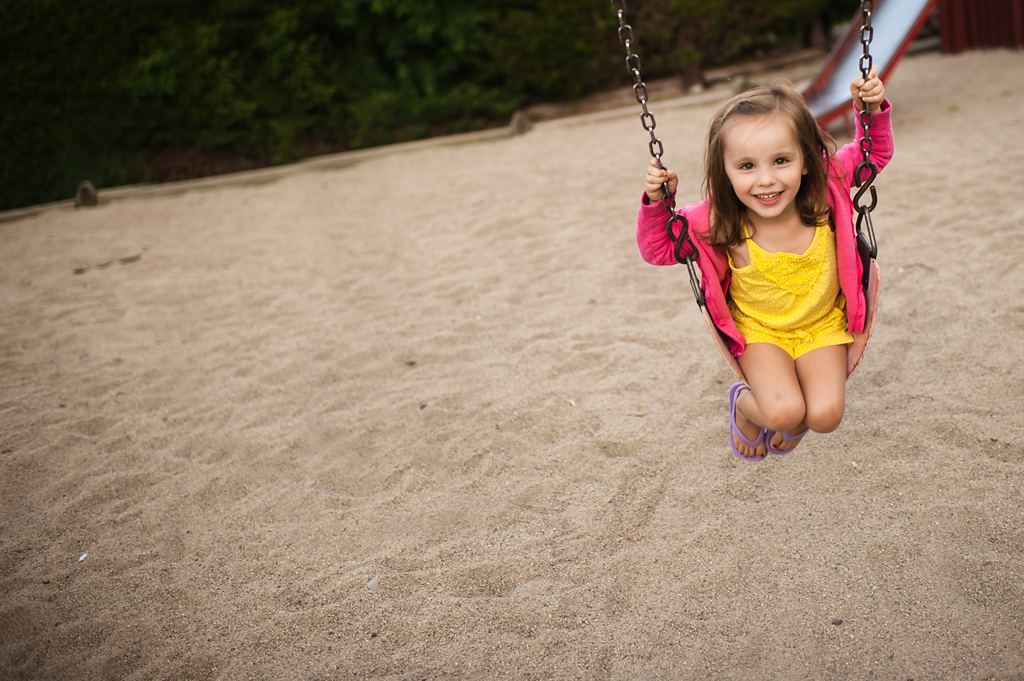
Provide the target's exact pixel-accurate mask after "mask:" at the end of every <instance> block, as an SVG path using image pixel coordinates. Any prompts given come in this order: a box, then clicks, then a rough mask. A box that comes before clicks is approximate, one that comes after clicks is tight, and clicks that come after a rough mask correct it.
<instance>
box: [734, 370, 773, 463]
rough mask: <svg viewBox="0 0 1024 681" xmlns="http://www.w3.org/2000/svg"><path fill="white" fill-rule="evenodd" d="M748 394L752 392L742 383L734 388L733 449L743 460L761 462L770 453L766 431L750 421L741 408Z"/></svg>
mask: <svg viewBox="0 0 1024 681" xmlns="http://www.w3.org/2000/svg"><path fill="white" fill-rule="evenodd" d="M746 392H750V388H748V387H747V386H746V385H744V384H742V383H738V384H736V385H734V386H733V389H732V402H733V404H732V405H731V407H732V414H731V416H732V422H733V425H734V426H735V428H734V429H733V430H732V432H731V433H730V437H731V438H732V445H733V446H732V448H733V451H734V452H736V453H737V454H738V455H739V456H740V457H741V458H743V459H747V460H751V461H760V460H762V459H764V457H765V456H766V455H767V453H768V450H767V447H765V440H764V429H763V428H761V427H760V426H758V425H757V424H756V423H754V422H753V421H751V420H750V419H748V418H747V415H746V414H745V413H744V412H743V409H741V408H740V406H739V402H740V399H742V398H743V394H744V393H746Z"/></svg>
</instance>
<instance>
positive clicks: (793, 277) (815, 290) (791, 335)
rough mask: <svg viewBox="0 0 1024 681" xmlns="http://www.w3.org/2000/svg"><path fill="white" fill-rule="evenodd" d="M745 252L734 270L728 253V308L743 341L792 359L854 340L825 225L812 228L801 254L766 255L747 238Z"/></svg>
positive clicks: (832, 242) (832, 241) (830, 235)
mask: <svg viewBox="0 0 1024 681" xmlns="http://www.w3.org/2000/svg"><path fill="white" fill-rule="evenodd" d="M743 232H744V235H746V234H747V231H746V225H744V227H743ZM747 252H748V253H749V255H750V264H749V265H747V266H746V267H739V268H738V267H736V265H735V263H734V262H733V260H732V255H731V254H730V255H729V266H730V268H731V269H732V283H730V285H729V308H730V311H731V312H732V315H733V319H734V320H735V321H736V325H737V327H738V328H739V331H740V333H742V334H743V336H744V338H745V339H746V340H747V342H748V343H750V342H771V343H774V344H776V345H780V346H781V347H783V348H785V349H787V350H789V351H790V354H792V355H794V356H797V355H798V354H802V353H803V352H806V351H807V350H808V349H813V347H820V346H822V345H833V344H842V343H849V342H851V341H852V340H853V337H852V336H850V335H849V333H848V332H847V330H846V327H847V323H846V314H845V312H844V310H845V308H846V300H845V299H844V298H843V296H842V294H841V292H840V288H839V270H838V267H837V265H836V247H835V235H834V234H833V233H832V230H831V228H829V226H828V224H827V223H822V224H819V225H818V226H817V227H816V228H815V232H814V240H813V241H812V242H811V245H810V247H808V249H807V251H806V252H804V253H802V254H794V253H769V252H768V251H765V250H764V249H763V248H761V247H760V246H758V245H757V244H756V243H754V240H753V239H751V238H749V236H748V237H747Z"/></svg>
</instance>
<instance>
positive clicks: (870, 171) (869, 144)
mask: <svg viewBox="0 0 1024 681" xmlns="http://www.w3.org/2000/svg"><path fill="white" fill-rule="evenodd" d="M873 9H874V2H873V0H862V2H861V3H860V12H861V27H860V43H861V45H862V46H863V47H864V54H863V56H861V58H860V73H861V77H862V78H863V79H864V80H865V81H867V79H868V75H869V74H870V73H871V66H872V59H871V39H872V38H874V35H875V29H874V27H873V26H872V25H871V13H872V10H873ZM857 119H858V122H859V123H860V128H861V139H860V151H861V155H862V157H863V160H862V161H861V162H860V165H858V166H857V169H856V170H855V171H854V179H855V181H856V183H857V187H858V190H857V194H856V195H855V196H854V197H853V207H854V209H855V210H856V211H857V234H863V233H864V229H863V227H866V228H867V240H868V244H869V245H870V246H871V257H872V258H874V257H876V256H877V255H878V244H877V243H876V242H875V229H874V227H873V226H872V224H871V211H873V210H874V209H875V206H876V205H878V194H877V193H876V192H875V187H874V186H873V184H872V183H873V182H874V181H875V177H876V176H877V175H878V167H877V166H876V165H875V164H874V162H873V161H872V160H871V152H872V151H874V142H873V141H872V140H871V135H870V130H871V106H870V105H869V104H867V103H866V102H865V103H864V106H863V108H862V109H861V110H860V111H859V112H858V113H857ZM865 171H866V172H867V178H866V179H865V177H864V174H865ZM868 191H870V192H871V204H870V205H862V204H861V203H860V200H861V197H863V196H864V194H865V193H867V192H868ZM862 226H863V227H862Z"/></svg>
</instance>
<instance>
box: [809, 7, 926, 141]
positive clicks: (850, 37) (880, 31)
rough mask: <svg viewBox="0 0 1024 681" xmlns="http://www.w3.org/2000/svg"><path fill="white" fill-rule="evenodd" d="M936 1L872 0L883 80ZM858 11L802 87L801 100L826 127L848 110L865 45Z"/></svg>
mask: <svg viewBox="0 0 1024 681" xmlns="http://www.w3.org/2000/svg"><path fill="white" fill-rule="evenodd" d="M937 4H938V0H875V3H874V11H873V12H872V14H871V26H872V29H873V32H874V34H873V36H872V39H871V48H870V49H871V59H872V64H873V65H874V66H876V67H878V73H879V75H880V76H881V77H882V81H883V82H885V81H888V79H889V76H891V75H892V73H893V71H895V70H896V65H897V64H898V63H899V61H900V59H902V58H903V55H904V54H906V52H907V49H909V48H910V43H912V42H913V41H914V38H915V37H916V36H917V33H918V31H920V30H921V26H923V25H924V22H925V21H927V19H928V16H929V14H931V12H932V10H933V9H934V8H935V6H936V5H937ZM860 27H861V15H860V13H859V12H858V13H857V16H856V17H855V18H854V20H853V21H851V22H850V27H849V29H847V31H846V33H845V34H844V35H843V37H842V39H841V40H840V41H839V42H837V43H836V45H835V47H834V48H833V49H832V52H831V53H830V54H829V55H828V59H826V60H825V64H824V65H823V66H822V67H821V70H820V71H818V74H817V75H816V76H815V77H814V79H813V80H812V81H811V84H810V85H809V86H808V87H807V89H806V90H805V91H804V100H806V102H807V106H808V107H810V109H811V113H813V114H814V117H815V118H816V119H817V120H818V123H819V124H820V125H822V126H825V127H827V126H828V125H829V124H830V123H831V122H832V121H834V120H836V119H837V118H840V117H841V116H844V115H846V113H847V112H848V111H850V108H849V107H850V81H851V80H853V79H854V78H856V77H857V76H858V75H860V59H861V57H862V56H863V54H864V48H863V46H862V45H861V43H860Z"/></svg>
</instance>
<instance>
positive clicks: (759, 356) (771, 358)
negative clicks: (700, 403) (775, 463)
mask: <svg viewBox="0 0 1024 681" xmlns="http://www.w3.org/2000/svg"><path fill="white" fill-rule="evenodd" d="M807 354H810V353H807ZM739 364H740V368H741V369H743V374H744V375H745V376H746V377H747V384H748V385H749V386H750V390H744V391H743V392H741V393H740V395H739V397H738V398H737V400H736V425H737V426H738V427H739V429H740V431H741V432H742V433H743V435H744V436H746V437H747V438H748V439H751V440H753V439H754V438H756V437H757V431H758V428H770V429H771V430H775V431H783V430H792V429H793V428H796V427H797V426H798V425H800V423H801V422H802V421H803V418H804V397H803V392H802V391H801V386H800V380H799V378H798V376H797V370H796V363H795V362H794V361H793V358H792V357H790V356H789V353H788V352H786V351H785V350H783V349H782V348H780V347H778V346H777V345H772V344H771V343H749V344H748V345H747V347H746V350H744V352H743V356H742V357H740V358H739ZM733 440H734V441H735V442H736V448H737V449H739V450H740V452H741V453H742V454H743V455H744V456H757V457H763V456H764V455H765V452H766V449H765V447H764V446H763V445H762V446H761V447H758V448H757V450H756V451H755V450H754V449H753V448H752V447H749V446H747V445H745V444H743V443H742V442H740V441H739V440H738V439H737V438H733Z"/></svg>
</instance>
